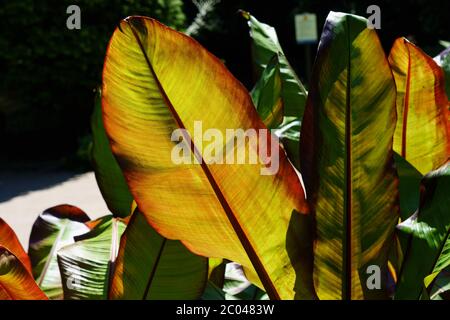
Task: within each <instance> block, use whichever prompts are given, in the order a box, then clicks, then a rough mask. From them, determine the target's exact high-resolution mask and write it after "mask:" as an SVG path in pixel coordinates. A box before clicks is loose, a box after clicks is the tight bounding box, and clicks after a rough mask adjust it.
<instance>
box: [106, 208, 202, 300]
mask: <svg viewBox="0 0 450 320" xmlns="http://www.w3.org/2000/svg"><path fill="white" fill-rule="evenodd" d="M207 277H208V259H207V258H204V257H200V256H197V255H195V254H193V253H191V252H190V251H188V250H187V249H186V248H185V247H184V246H183V244H182V243H181V242H180V241H176V240H168V239H165V238H163V237H162V236H160V235H159V234H158V233H157V232H156V231H155V230H153V228H152V227H151V226H150V225H149V224H148V222H147V221H146V219H145V217H144V216H143V214H142V213H140V212H139V211H137V210H136V211H135V212H134V213H133V216H132V217H131V219H130V222H129V223H128V226H127V229H126V231H125V233H124V234H123V236H122V239H121V243H120V249H119V255H118V257H117V260H116V263H115V270H114V273H113V277H112V281H111V286H110V293H109V297H110V298H111V299H121V300H169V299H170V300H178V299H180V300H191V299H198V298H199V297H200V296H201V295H202V292H203V290H204V288H205V285H206V281H207Z"/></svg>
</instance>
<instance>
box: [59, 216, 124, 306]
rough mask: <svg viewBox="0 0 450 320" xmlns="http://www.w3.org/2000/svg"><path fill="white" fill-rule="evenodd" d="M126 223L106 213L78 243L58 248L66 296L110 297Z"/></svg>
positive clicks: (79, 238)
mask: <svg viewBox="0 0 450 320" xmlns="http://www.w3.org/2000/svg"><path fill="white" fill-rule="evenodd" d="M125 227H126V225H125V223H123V222H122V221H121V220H119V219H118V218H113V217H112V216H105V217H104V218H102V219H101V221H100V222H99V223H98V224H97V225H96V226H95V228H94V229H92V230H91V231H90V232H88V233H86V234H84V235H81V236H78V237H75V240H76V242H75V243H74V244H71V245H68V246H65V247H63V248H62V249H60V250H59V251H58V265H59V269H60V271H61V279H62V284H63V290H64V299H66V300H73V299H75V300H79V299H83V300H85V299H93V300H99V299H107V297H108V286H109V280H110V278H111V272H112V268H113V264H114V261H115V260H116V257H117V254H118V250H119V241H120V237H121V235H122V233H123V232H124V230H125Z"/></svg>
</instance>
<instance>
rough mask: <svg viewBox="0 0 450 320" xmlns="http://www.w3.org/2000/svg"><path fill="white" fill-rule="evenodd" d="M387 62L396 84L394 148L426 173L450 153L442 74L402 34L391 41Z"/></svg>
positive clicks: (446, 102)
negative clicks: (401, 36) (393, 41)
mask: <svg viewBox="0 0 450 320" xmlns="http://www.w3.org/2000/svg"><path fill="white" fill-rule="evenodd" d="M389 63H390V65H391V68H392V72H393V74H394V78H395V82H396V85H397V127H396V129H395V135H394V150H395V151H396V152H398V153H399V154H400V155H401V156H402V157H403V158H405V159H406V160H408V161H409V162H410V163H411V164H412V165H413V166H414V167H415V168H416V169H417V170H418V171H419V172H420V173H422V174H426V173H427V172H429V171H431V170H434V169H436V168H438V167H439V166H441V165H442V164H443V163H445V162H446V161H447V159H448V157H449V155H450V137H449V135H450V133H449V127H448V99H447V96H446V94H445V88H444V75H443V72H442V70H441V68H440V67H439V66H438V65H437V64H436V62H435V61H433V59H432V58H431V57H429V56H427V55H426V54H425V53H424V52H423V51H422V50H420V49H419V48H418V47H416V46H415V45H414V44H412V43H411V42H409V41H408V40H406V39H405V38H399V39H397V40H396V41H395V43H394V45H393V47H392V49H391V53H390V54H389Z"/></svg>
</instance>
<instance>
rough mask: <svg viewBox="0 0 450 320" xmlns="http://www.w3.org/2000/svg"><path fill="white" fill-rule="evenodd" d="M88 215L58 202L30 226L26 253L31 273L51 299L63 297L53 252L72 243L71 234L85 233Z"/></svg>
mask: <svg viewBox="0 0 450 320" xmlns="http://www.w3.org/2000/svg"><path fill="white" fill-rule="evenodd" d="M87 221H89V217H88V216H87V215H86V214H85V213H84V212H83V211H82V210H80V209H79V208H77V207H74V206H70V205H59V206H56V207H52V208H50V209H47V210H45V211H44V212H43V213H42V214H40V215H39V217H38V218H37V219H36V221H35V222H34V224H33V228H32V229H31V235H30V242H29V246H28V247H29V249H28V254H29V255H30V260H31V264H32V266H33V276H34V278H35V279H36V281H37V283H38V285H39V287H40V288H41V289H42V290H43V291H44V292H45V293H46V295H47V296H48V297H49V298H50V299H62V298H63V289H62V283H61V275H60V272H59V267H58V262H57V259H56V254H57V252H58V250H59V249H61V248H62V247H64V246H67V245H69V244H72V243H74V241H75V240H74V237H75V236H78V235H81V234H83V233H86V232H88V231H89V228H88V227H87V226H86V225H85V224H84V223H85V222H87Z"/></svg>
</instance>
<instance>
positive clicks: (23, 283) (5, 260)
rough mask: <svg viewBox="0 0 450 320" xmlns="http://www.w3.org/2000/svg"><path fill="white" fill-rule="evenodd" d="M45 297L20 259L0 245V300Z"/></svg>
mask: <svg viewBox="0 0 450 320" xmlns="http://www.w3.org/2000/svg"><path fill="white" fill-rule="evenodd" d="M46 299H47V297H46V296H45V294H44V292H42V290H41V289H39V287H38V285H37V284H36V282H35V281H34V279H33V276H32V275H31V273H30V272H29V271H28V270H27V268H26V267H25V266H24V265H23V264H22V262H21V261H20V259H19V258H17V257H16V256H15V255H14V254H13V253H11V251H9V250H8V249H7V248H5V247H3V246H2V245H0V300H46Z"/></svg>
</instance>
